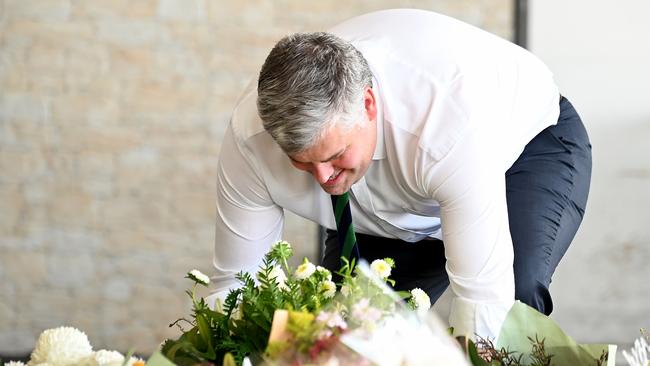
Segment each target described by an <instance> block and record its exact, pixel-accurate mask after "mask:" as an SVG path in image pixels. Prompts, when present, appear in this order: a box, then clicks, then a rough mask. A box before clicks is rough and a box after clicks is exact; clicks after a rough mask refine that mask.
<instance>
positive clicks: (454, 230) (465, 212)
mask: <svg viewBox="0 0 650 366" xmlns="http://www.w3.org/2000/svg"><path fill="white" fill-rule="evenodd" d="M488 145H489V143H486V141H485V139H481V138H480V137H479V133H478V132H477V131H473V132H468V133H467V134H466V135H465V136H463V137H462V139H461V140H459V141H458V142H457V143H456V144H455V146H454V147H453V148H452V149H451V150H450V152H449V153H448V154H447V156H445V157H444V158H443V159H442V160H441V161H439V162H437V163H436V164H435V165H433V166H432V168H431V169H430V170H427V172H426V175H425V176H423V178H424V182H429V184H430V185H429V186H428V189H429V192H428V193H429V194H430V195H431V196H432V197H434V198H435V199H436V200H437V201H438V202H439V203H440V207H441V220H442V233H443V240H444V245H445V256H446V257H447V265H446V269H447V273H448V274H449V279H450V283H451V289H452V292H453V294H454V299H453V300H452V307H451V314H450V319H449V322H450V325H451V326H453V327H454V329H455V334H456V335H468V336H471V337H473V336H474V334H475V333H476V334H479V335H480V336H482V337H491V338H494V337H497V336H498V333H499V330H500V328H501V325H502V323H503V320H504V319H505V316H506V314H507V312H508V310H509V309H510V307H511V306H512V304H513V302H514V273H513V248H512V239H511V237H510V230H509V226H508V210H507V204H506V189H505V173H504V172H503V169H502V168H501V167H500V161H499V159H498V157H496V156H493V155H492V154H491V153H490V150H489V146H488Z"/></svg>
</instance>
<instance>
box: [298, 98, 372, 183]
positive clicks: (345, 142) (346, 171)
mask: <svg viewBox="0 0 650 366" xmlns="http://www.w3.org/2000/svg"><path fill="white" fill-rule="evenodd" d="M364 100H365V102H364V103H365V112H364V113H363V119H364V121H361V123H359V124H357V125H356V126H354V127H352V129H350V130H346V129H344V128H342V127H338V126H334V127H332V128H330V129H329V130H328V131H326V132H325V133H324V134H323V136H321V138H320V139H319V140H318V142H317V143H316V144H315V145H314V146H313V147H311V148H309V149H307V150H305V151H302V152H300V153H296V154H291V155H289V158H290V159H291V163H292V164H293V166H294V167H296V168H297V169H300V170H304V171H306V172H309V173H310V174H311V175H312V176H314V179H316V181H317V182H318V184H320V186H321V187H322V188H323V190H324V191H325V192H327V193H329V194H334V195H340V194H343V193H345V192H347V191H348V190H349V189H350V187H351V186H352V184H354V183H356V182H357V181H358V180H359V179H361V177H363V175H364V174H365V173H366V171H367V170H368V167H369V166H370V162H371V161H372V155H373V153H374V151H375V145H376V143H377V121H376V109H375V108H376V107H375V100H374V94H373V93H372V89H370V88H367V89H366V93H365V95H364Z"/></svg>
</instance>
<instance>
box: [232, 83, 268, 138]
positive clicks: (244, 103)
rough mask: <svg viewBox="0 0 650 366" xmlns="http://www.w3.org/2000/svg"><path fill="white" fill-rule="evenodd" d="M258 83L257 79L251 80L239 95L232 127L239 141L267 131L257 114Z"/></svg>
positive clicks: (233, 114)
mask: <svg viewBox="0 0 650 366" xmlns="http://www.w3.org/2000/svg"><path fill="white" fill-rule="evenodd" d="M256 84H257V83H256V81H255V80H253V81H251V82H250V84H249V85H248V86H247V87H246V89H245V90H244V91H243V92H242V94H241V95H240V96H239V99H238V100H237V103H236V104H235V108H234V109H233V112H232V117H231V119H230V127H231V129H232V133H233V135H234V137H235V139H236V140H237V141H239V142H246V141H248V140H249V139H250V138H252V137H254V136H256V135H258V134H260V133H266V131H265V130H264V126H263V125H262V120H261V119H260V117H259V115H258V114H257V88H256Z"/></svg>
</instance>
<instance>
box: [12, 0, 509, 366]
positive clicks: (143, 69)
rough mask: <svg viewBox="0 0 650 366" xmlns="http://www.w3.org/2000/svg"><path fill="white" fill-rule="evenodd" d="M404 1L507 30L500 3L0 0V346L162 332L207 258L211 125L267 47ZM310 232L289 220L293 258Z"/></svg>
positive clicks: (119, 342) (150, 345)
mask: <svg viewBox="0 0 650 366" xmlns="http://www.w3.org/2000/svg"><path fill="white" fill-rule="evenodd" d="M343 4H345V6H343ZM405 6H407V7H415V8H424V9H432V10H436V11H439V12H442V13H445V14H449V15H452V16H455V17H458V18H461V19H464V20H466V21H468V22H470V23H473V24H476V25H478V26H480V27H483V28H486V29H488V30H491V31H493V32H495V33H497V34H500V35H502V36H503V37H506V38H510V37H511V28H512V25H511V14H512V9H511V8H512V4H511V1H510V0H498V1H494V0H492V1H486V0H474V1H470V0H465V1H460V0H447V1H386V0H383V1H360V0H359V1H356V0H355V1H346V2H339V1H332V0H330V1H318V2H312V1H288V0H284V1H262V0H256V1H236V0H232V1H216V0H215V1H209V0H192V1H188V0H135V1H132V0H101V1H100V0H97V1H75V0H43V1H27V0H0V354H19V353H27V352H29V351H30V350H31V348H32V347H33V345H34V342H35V339H36V336H37V335H38V334H39V333H40V332H41V331H42V330H43V329H46V328H48V327H55V326H59V325H64V324H67V325H72V326H75V327H78V328H81V329H83V330H85V331H86V332H87V333H88V335H89V338H90V340H91V342H92V343H93V345H94V346H95V347H96V348H104V347H108V348H113V349H119V350H122V351H125V350H127V349H129V348H132V347H135V349H136V350H137V351H138V352H140V353H145V354H146V353H149V352H151V351H152V350H153V349H154V348H155V347H156V346H157V345H158V344H159V343H160V342H161V341H162V340H163V339H164V338H165V337H168V336H174V335H175V334H176V331H175V330H174V329H170V328H168V327H167V325H168V324H169V323H170V322H171V321H173V320H175V319H177V318H178V317H179V316H182V315H185V314H187V313H188V310H189V301H188V300H187V299H186V298H185V295H184V293H183V291H184V289H185V288H186V287H187V286H188V284H189V282H188V281H187V280H184V279H183V277H184V274H185V273H186V272H187V270H189V269H192V268H198V269H200V270H202V271H205V272H210V266H211V261H210V258H211V252H212V246H213V242H214V234H213V217H214V207H213V205H214V197H215V192H214V190H215V186H214V181H215V165H216V162H217V157H218V153H219V148H220V146H219V144H220V140H221V136H222V134H223V132H224V129H225V127H226V124H227V121H228V116H229V113H230V111H231V109H232V106H233V103H234V101H235V100H236V98H237V96H238V94H239V93H240V91H241V90H242V89H243V87H244V86H245V84H246V83H247V82H248V81H249V80H250V79H251V77H252V75H253V74H254V73H255V72H257V70H258V68H259V66H260V65H261V63H262V61H263V59H264V57H265V56H266V54H267V52H268V50H269V49H270V47H271V46H272V45H273V44H274V42H275V41H276V40H277V39H279V38H280V37H281V36H283V35H285V34H287V33H289V32H294V31H301V30H322V29H325V28H327V27H328V26H330V25H333V24H335V23H336V22H338V21H340V20H343V19H346V18H349V17H351V16H353V15H357V14H361V13H364V12H368V11H371V10H377V9H384V8H391V7H405ZM315 236H316V229H315V227H314V226H313V225H310V224H306V223H304V222H303V221H302V220H300V219H298V218H296V217H293V216H290V217H289V225H288V232H287V234H286V237H287V238H288V239H289V240H290V241H292V242H293V243H294V244H304V245H302V246H301V247H300V251H299V254H298V255H299V256H303V255H307V256H310V257H312V258H314V257H315V254H316V245H315Z"/></svg>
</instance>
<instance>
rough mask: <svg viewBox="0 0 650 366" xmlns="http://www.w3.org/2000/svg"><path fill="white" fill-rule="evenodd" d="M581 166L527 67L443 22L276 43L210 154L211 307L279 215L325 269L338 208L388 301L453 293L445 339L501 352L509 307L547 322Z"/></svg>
mask: <svg viewBox="0 0 650 366" xmlns="http://www.w3.org/2000/svg"><path fill="white" fill-rule="evenodd" d="M590 149H591V146H590V144H589V140H588V137H587V134H586V132H585V130H584V127H583V125H582V122H581V121H580V118H579V116H578V115H577V113H576V112H575V110H574V109H573V107H572V106H571V104H570V103H569V102H568V101H567V100H566V99H565V98H561V96H560V94H559V92H558V88H557V86H556V85H555V83H554V82H553V79H552V76H551V73H550V72H549V71H548V70H547V68H546V67H545V66H544V65H543V64H542V63H541V62H540V61H539V60H538V59H537V58H535V57H534V56H533V55H531V54H530V53H529V52H527V51H525V50H523V49H521V48H519V47H517V46H515V45H513V44H511V43H509V42H507V41H505V40H502V39H500V38H498V37H496V36H494V35H491V34H489V33H487V32H484V31H482V30H480V29H477V28H475V27H473V26H470V25H467V24H464V23H462V22H459V21H457V20H454V19H451V18H449V17H446V16H442V15H439V14H435V13H431V12H426V11H418V10H387V11H380V12H376V13H371V14H367V15H364V16H360V17H357V18H354V19H351V20H349V21H347V22H345V23H343V24H340V25H339V26H337V27H335V28H333V29H332V30H330V31H329V33H308V34H296V35H291V36H288V37H285V38H284V39H282V40H281V41H280V42H279V43H278V44H277V45H276V46H275V47H274V48H273V50H272V51H271V53H270V54H269V56H268V58H267V59H266V62H265V63H264V65H263V67H262V69H261V72H260V76H259V79H258V82H257V83H256V84H254V85H251V87H249V88H248V89H247V91H246V92H245V93H244V95H243V96H242V97H241V99H240V101H239V102H238V104H237V106H236V107H235V110H234V112H233V116H232V121H231V124H230V127H229V129H228V131H227V132H226V135H225V138H224V142H223V145H222V152H221V156H220V164H219V168H218V181H217V184H218V186H217V211H218V215H217V225H216V227H217V231H216V245H215V256H214V265H215V267H216V270H217V275H216V277H215V279H216V281H217V283H218V286H219V287H218V289H217V291H218V292H219V291H221V293H223V291H226V290H227V288H228V287H230V286H233V285H235V281H234V278H233V275H234V274H235V273H236V272H237V271H240V270H246V271H251V272H254V271H256V270H257V267H258V266H259V264H260V260H261V258H262V255H263V254H264V253H265V252H266V251H267V249H268V248H269V246H270V245H271V244H272V243H273V242H274V241H276V240H278V239H280V237H281V234H282V223H283V209H286V210H290V211H292V212H294V213H296V214H298V215H300V216H303V217H305V218H307V219H310V220H312V221H314V222H316V223H318V224H320V225H322V226H324V227H326V228H328V229H329V230H330V235H329V238H328V240H327V244H326V253H325V259H324V262H325V263H324V265H326V266H328V267H329V268H330V269H336V268H338V265H339V256H340V253H341V248H340V245H339V243H338V241H337V240H336V238H335V235H333V232H332V230H336V223H335V221H334V215H333V213H332V207H331V200H330V199H331V197H330V195H340V194H343V193H345V192H349V196H350V204H351V208H352V218H353V221H354V226H355V228H356V232H357V240H358V249H359V253H360V255H361V257H363V258H366V259H368V260H372V259H375V258H383V257H392V258H394V259H395V260H396V263H397V269H396V271H395V272H394V276H393V277H394V278H395V279H396V281H397V287H398V288H400V289H411V288H414V287H420V288H422V289H423V290H425V291H426V292H427V293H428V294H429V296H430V297H431V298H432V300H433V301H435V300H436V299H437V298H438V297H439V296H440V294H441V293H442V292H443V291H444V289H445V288H446V287H447V285H448V284H451V290H452V292H453V300H452V305H451V314H450V319H449V321H450V325H451V326H453V327H454V328H455V331H456V333H457V334H459V335H473V334H475V333H476V334H479V335H481V336H484V337H496V336H497V335H498V332H499V329H500V327H501V324H502V322H503V319H504V318H505V316H506V313H507V311H508V310H509V308H510V306H511V305H512V303H513V302H514V300H515V298H517V299H520V300H522V301H524V302H526V303H528V304H530V305H531V306H533V307H535V308H537V309H538V310H540V311H541V312H544V313H547V314H548V313H550V312H551V310H552V301H551V297H550V294H549V290H548V287H549V285H550V282H551V276H552V274H553V272H554V270H555V268H556V266H557V264H558V262H559V260H560V259H561V257H562V256H563V254H564V253H565V251H566V249H567V248H568V246H569V244H570V242H571V240H572V239H573V236H574V235H575V232H576V230H577V228H578V226H579V224H580V222H581V219H582V215H583V212H584V209H585V205H586V200H587V193H588V190H589V181H590V175H591V152H590ZM513 261H514V263H513Z"/></svg>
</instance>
